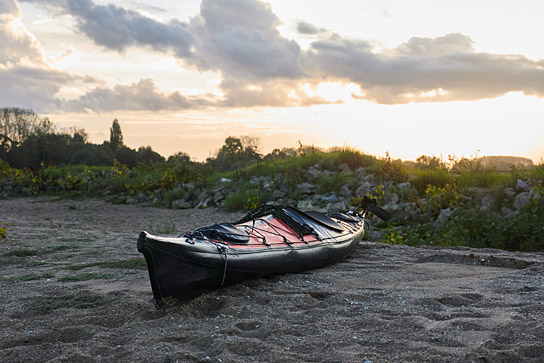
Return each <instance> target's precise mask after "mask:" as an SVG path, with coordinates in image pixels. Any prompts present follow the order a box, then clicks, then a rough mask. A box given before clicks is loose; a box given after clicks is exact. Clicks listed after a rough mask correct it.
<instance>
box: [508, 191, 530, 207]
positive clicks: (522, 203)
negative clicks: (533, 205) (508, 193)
mask: <svg viewBox="0 0 544 363" xmlns="http://www.w3.org/2000/svg"><path fill="white" fill-rule="evenodd" d="M530 201H531V192H523V193H519V194H518V195H516V197H515V198H514V204H513V205H512V206H513V207H514V209H515V210H518V211H519V210H520V209H522V208H523V207H526V206H528V205H529V202H530Z"/></svg>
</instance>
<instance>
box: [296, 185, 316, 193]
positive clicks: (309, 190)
mask: <svg viewBox="0 0 544 363" xmlns="http://www.w3.org/2000/svg"><path fill="white" fill-rule="evenodd" d="M297 189H298V190H299V191H300V192H301V193H302V194H311V193H313V192H314V191H316V190H317V189H319V186H317V185H315V184H310V183H301V184H299V185H297Z"/></svg>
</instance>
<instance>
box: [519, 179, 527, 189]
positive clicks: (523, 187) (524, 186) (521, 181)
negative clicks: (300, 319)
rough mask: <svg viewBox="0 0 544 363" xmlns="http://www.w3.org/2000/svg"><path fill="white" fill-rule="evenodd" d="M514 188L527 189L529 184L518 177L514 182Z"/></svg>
mask: <svg viewBox="0 0 544 363" xmlns="http://www.w3.org/2000/svg"><path fill="white" fill-rule="evenodd" d="M516 188H518V189H522V190H529V188H530V187H529V184H527V183H526V182H524V181H523V180H521V179H518V180H517V182H516Z"/></svg>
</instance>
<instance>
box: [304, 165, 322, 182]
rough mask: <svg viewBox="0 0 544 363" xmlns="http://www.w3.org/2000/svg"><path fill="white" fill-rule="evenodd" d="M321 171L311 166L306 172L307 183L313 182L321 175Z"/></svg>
mask: <svg viewBox="0 0 544 363" xmlns="http://www.w3.org/2000/svg"><path fill="white" fill-rule="evenodd" d="M322 174H323V173H322V171H321V170H319V169H316V168H314V167H313V166H312V167H311V168H310V169H308V170H307V171H306V179H308V180H309V181H314V180H316V179H318V178H319V177H320V176H321V175H322Z"/></svg>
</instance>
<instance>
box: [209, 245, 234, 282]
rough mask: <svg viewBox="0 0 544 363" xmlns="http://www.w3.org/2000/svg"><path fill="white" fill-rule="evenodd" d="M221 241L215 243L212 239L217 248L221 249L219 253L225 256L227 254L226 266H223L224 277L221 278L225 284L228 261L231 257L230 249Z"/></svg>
mask: <svg viewBox="0 0 544 363" xmlns="http://www.w3.org/2000/svg"><path fill="white" fill-rule="evenodd" d="M219 242H220V243H215V242H213V241H210V243H211V244H213V245H214V246H215V247H217V249H218V250H219V255H220V256H221V257H223V254H225V267H224V268H223V278H222V279H221V286H223V285H224V284H225V277H226V276H227V261H228V258H229V254H228V249H227V246H225V245H223V244H221V241H219Z"/></svg>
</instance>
